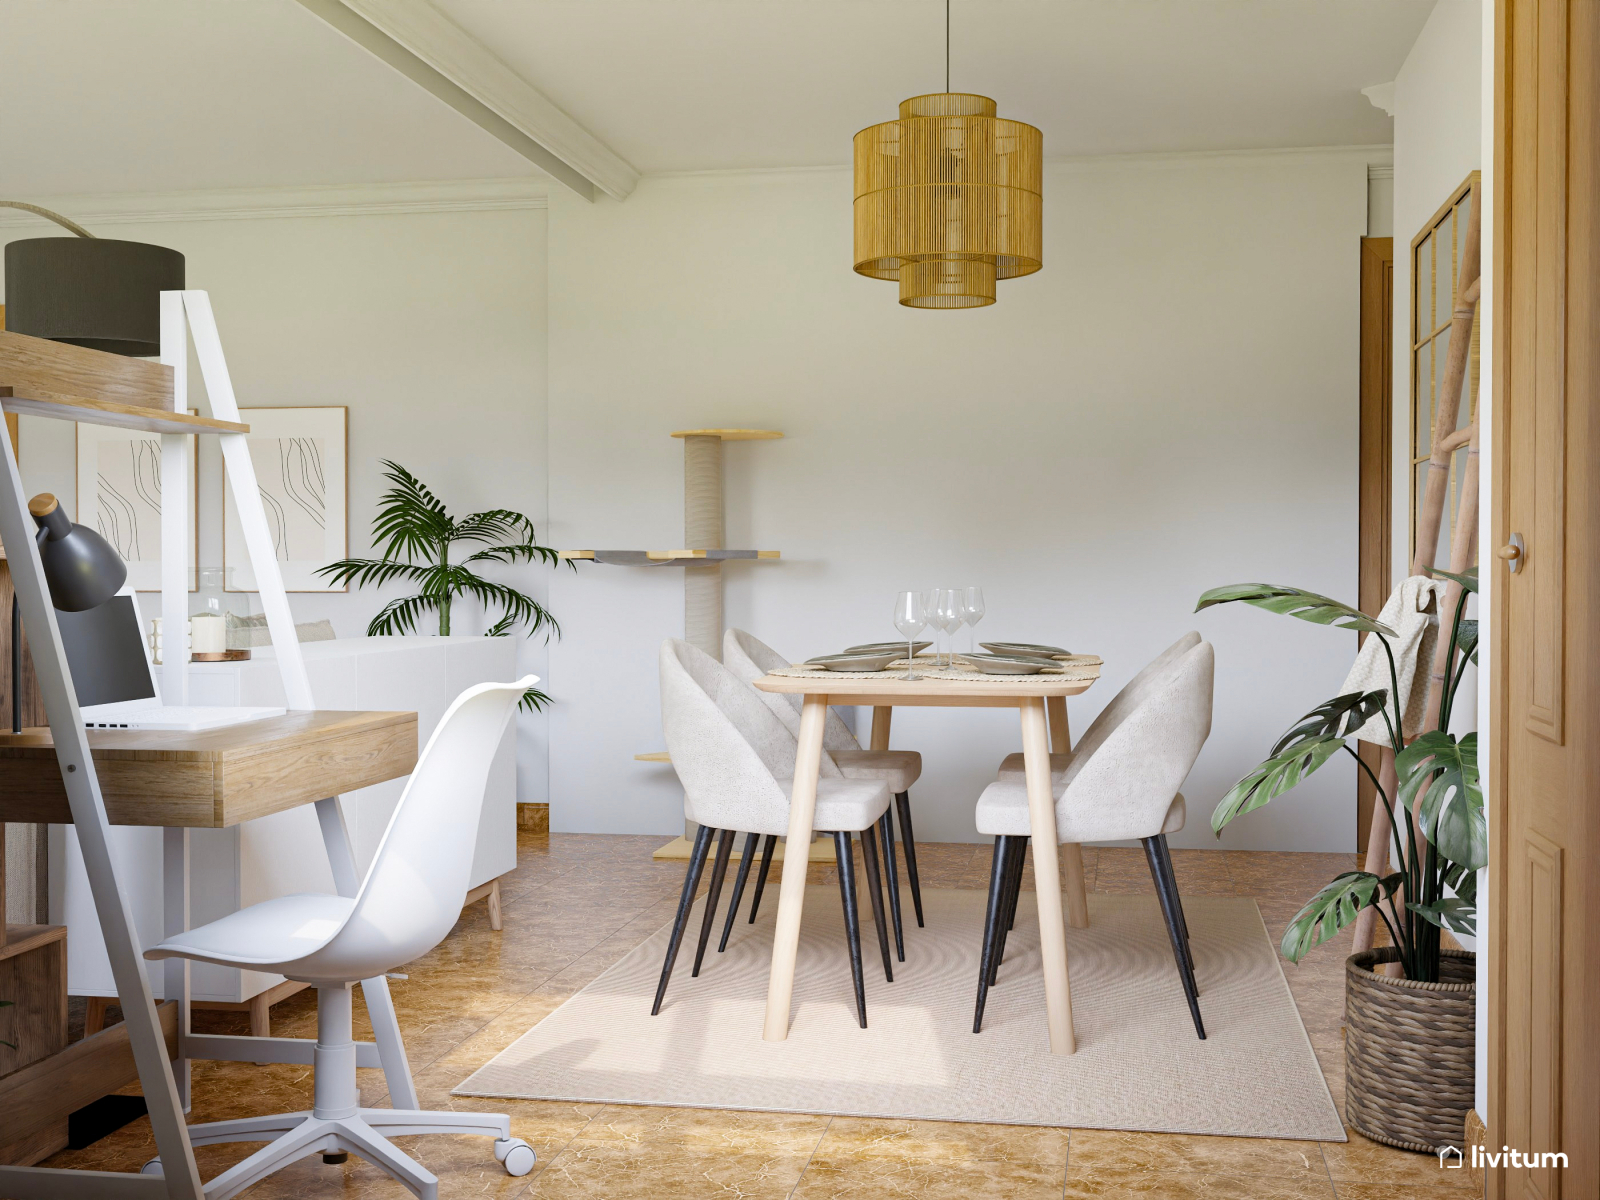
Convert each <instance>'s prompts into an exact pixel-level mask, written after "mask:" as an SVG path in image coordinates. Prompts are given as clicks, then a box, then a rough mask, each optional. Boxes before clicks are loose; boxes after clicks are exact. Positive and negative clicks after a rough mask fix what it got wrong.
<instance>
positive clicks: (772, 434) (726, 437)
mask: <svg viewBox="0 0 1600 1200" xmlns="http://www.w3.org/2000/svg"><path fill="white" fill-rule="evenodd" d="M672 436H673V437H675V438H682V437H719V438H721V439H722V440H723V441H725V442H766V441H771V440H772V439H773V438H781V437H782V436H783V434H781V433H779V432H778V431H777V430H776V429H674V430H673V431H672Z"/></svg>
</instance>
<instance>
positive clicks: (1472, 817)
mask: <svg viewBox="0 0 1600 1200" xmlns="http://www.w3.org/2000/svg"><path fill="white" fill-rule="evenodd" d="M1433 573H1434V574H1435V575H1441V576H1445V577H1446V578H1449V579H1454V580H1455V581H1456V582H1458V583H1460V584H1461V585H1462V591H1461V599H1460V601H1459V603H1458V604H1457V605H1456V611H1455V615H1454V620H1453V621H1452V623H1451V626H1450V643H1449V650H1448V652H1447V655H1446V659H1445V663H1446V666H1445V681H1444V684H1445V686H1444V690H1443V695H1442V699H1441V704H1440V710H1439V721H1438V727H1437V728H1435V729H1433V730H1430V731H1428V732H1425V733H1422V734H1420V735H1418V736H1417V737H1415V738H1413V739H1412V740H1411V742H1410V744H1407V743H1406V740H1405V736H1404V730H1403V728H1402V725H1401V714H1400V712H1399V710H1398V706H1397V703H1396V702H1395V701H1394V699H1393V698H1394V697H1398V696H1399V694H1400V685H1399V679H1398V676H1397V674H1396V671H1395V662H1394V651H1393V649H1392V647H1391V646H1390V644H1389V639H1390V638H1392V637H1394V636H1396V635H1395V631H1394V630H1392V629H1390V628H1389V627H1388V626H1387V625H1384V624H1382V623H1381V622H1379V621H1376V620H1374V619H1373V618H1371V617H1369V616H1367V615H1366V614H1365V613H1363V612H1361V611H1359V610H1358V609H1354V608H1351V607H1350V606H1349V605H1346V604H1341V603H1340V602H1339V601H1337V600H1330V599H1329V598H1328V597H1326V596H1319V595H1316V594H1315V593H1313V592H1307V591H1303V590H1301V589H1300V588H1292V587H1280V586H1277V585H1274V584H1265V583H1241V584H1232V585H1229V586H1227V587H1220V588H1212V589H1211V590H1210V591H1208V592H1206V593H1205V594H1204V595H1202V596H1201V597H1200V602H1199V604H1198V605H1197V606H1196V608H1195V611H1196V612H1199V611H1200V610H1201V609H1204V608H1210V607H1211V606H1213V605H1216V604H1228V603H1232V602H1235V601H1242V602H1243V603H1245V604H1252V605H1255V606H1256V607H1258V608H1264V609H1266V610H1267V611H1268V612H1275V613H1281V614H1284V615H1287V616H1291V617H1298V618H1299V619H1300V620H1302V621H1310V622H1312V623H1314V624H1317V625H1329V626H1332V627H1333V628H1335V629H1351V630H1355V631H1357V632H1359V633H1366V634H1370V635H1371V636H1373V637H1376V638H1378V639H1380V641H1381V643H1382V645H1383V650H1384V654H1385V655H1386V656H1387V657H1388V660H1389V683H1390V686H1389V687H1388V688H1386V689H1378V690H1376V691H1370V692H1351V693H1349V694H1347V695H1343V696H1335V697H1334V698H1333V699H1332V700H1328V701H1326V702H1325V703H1323V704H1319V705H1318V706H1317V707H1316V708H1314V709H1312V710H1311V711H1310V712H1309V713H1307V714H1306V715H1305V716H1303V717H1301V718H1300V720H1298V721H1296V722H1295V724H1294V725H1293V726H1292V727H1291V728H1290V729H1289V731H1288V732H1287V733H1285V734H1284V735H1283V736H1282V737H1281V738H1279V739H1278V742H1277V744H1276V745H1274V746H1273V747H1272V750H1271V752H1270V753H1269V754H1268V755H1267V757H1266V759H1265V760H1264V761H1263V762H1261V763H1260V764H1259V765H1258V766H1256V767H1255V768H1254V769H1253V770H1251V771H1250V772H1249V773H1248V774H1247V775H1245V777H1244V778H1243V779H1241V780H1239V782H1238V783H1236V784H1234V785H1233V787H1232V788H1231V789H1230V790H1229V791H1228V794H1227V795H1226V796H1224V797H1223V798H1222V802H1221V803H1220V804H1218V805H1217V809H1216V811H1215V812H1214V813H1213V814H1212V817H1211V828H1212V829H1213V830H1214V831H1215V832H1216V833H1217V834H1219V835H1220V834H1221V832H1222V829H1223V827H1224V826H1225V825H1227V824H1228V823H1229V822H1230V821H1232V820H1234V819H1235V818H1237V817H1240V816H1242V815H1244V814H1245V813H1247V812H1252V811H1254V810H1255V809H1258V808H1260V807H1261V806H1262V805H1264V804H1266V803H1268V802H1269V801H1271V800H1274V799H1276V798H1277V797H1278V796H1281V795H1283V794H1284V793H1285V792H1287V791H1289V790H1290V789H1292V788H1294V787H1295V786H1296V785H1297V784H1298V783H1299V782H1300V781H1301V780H1302V779H1304V778H1305V777H1306V776H1308V775H1310V774H1311V773H1312V772H1313V771H1315V770H1316V769H1317V768H1318V767H1320V766H1322V764H1323V763H1325V762H1327V761H1328V759H1330V758H1332V757H1333V756H1334V755H1335V754H1337V753H1338V752H1339V751H1340V750H1343V751H1344V752H1345V753H1347V754H1349V755H1350V757H1352V758H1354V759H1355V760H1356V763H1357V765H1358V766H1359V767H1360V768H1361V769H1362V770H1363V771H1365V772H1366V773H1367V777H1368V778H1369V779H1371V780H1372V784H1373V787H1374V788H1376V789H1377V794H1378V798H1379V800H1381V801H1382V803H1383V807H1384V809H1385V811H1387V813H1388V814H1389V826H1390V829H1391V831H1392V834H1393V837H1394V847H1393V851H1394V863H1395V865H1396V866H1397V868H1398V869H1397V870H1395V871H1394V872H1392V873H1391V874H1389V875H1385V876H1382V877H1380V876H1378V875H1375V874H1373V873H1372V872H1370V871H1346V872H1345V873H1343V874H1342V875H1340V876H1338V877H1337V878H1336V879H1334V880H1333V881H1332V882H1331V883H1329V884H1328V885H1327V886H1326V887H1324V888H1323V889H1322V890H1321V891H1320V892H1318V893H1317V894H1316V895H1315V896H1314V897H1312V899H1311V901H1310V902H1309V903H1308V904H1307V905H1306V906H1305V907H1304V908H1302V909H1301V910H1300V911H1299V913H1297V914H1296V915H1295V918H1294V920H1293V921H1291V922H1290V923H1289V927H1288V929H1287V930H1286V931H1285V932H1284V935H1283V943H1282V946H1281V949H1282V951H1283V956H1284V957H1285V958H1287V959H1288V960H1289V961H1290V962H1299V961H1300V960H1301V959H1302V958H1303V957H1305V955H1306V954H1308V953H1309V952H1310V951H1311V950H1312V949H1314V948H1315V947H1317V946H1319V945H1321V944H1322V943H1323V942H1325V941H1327V940H1328V939H1329V938H1331V937H1333V936H1334V935H1336V934H1337V933H1338V932H1339V931H1340V930H1342V929H1344V928H1345V927H1346V926H1348V925H1350V924H1352V923H1353V922H1354V921H1355V920H1356V917H1357V914H1359V913H1360V912H1361V910H1362V909H1365V908H1372V909H1375V910H1376V911H1377V913H1378V916H1379V917H1381V918H1382V920H1383V923H1384V925H1385V926H1386V927H1387V928H1388V931H1389V937H1390V939H1391V940H1392V941H1393V942H1394V945H1395V947H1396V948H1397V949H1398V951H1399V954H1400V963H1401V966H1402V968H1403V969H1404V971H1405V974H1406V977H1407V978H1408V979H1414V980H1418V981H1422V982H1427V983H1437V982H1438V980H1439V957H1440V956H1439V931H1440V930H1441V929H1443V928H1448V929H1449V930H1451V931H1452V932H1454V933H1463V934H1471V933H1474V932H1475V931H1476V928H1477V912H1476V894H1477V871H1478V870H1479V868H1481V867H1483V866H1484V865H1485V864H1486V863H1487V862H1488V858H1489V847H1488V828H1487V824H1486V822H1485V820H1484V814H1483V790H1482V787H1481V786H1480V784H1479V780H1478V735H1477V734H1476V733H1469V734H1467V735H1466V736H1465V737H1463V738H1461V739H1460V740H1459V741H1458V740H1457V739H1456V738H1455V736H1454V735H1453V734H1451V733H1449V732H1448V729H1449V725H1450V712H1451V708H1452V706H1453V705H1454V703H1455V696H1456V692H1457V690H1458V689H1459V688H1460V687H1461V679H1462V676H1463V675H1465V673H1466V668H1467V663H1468V662H1476V661H1477V658H1478V623H1477V622H1476V621H1468V620H1464V619H1463V617H1464V614H1465V612H1466V603H1467V595H1468V593H1469V592H1476V591H1477V590H1478V578H1477V571H1476V569H1474V570H1472V571H1470V572H1468V573H1467V574H1465V575H1450V574H1449V573H1448V572H1445V571H1439V570H1435V571H1434V572H1433ZM1374 714H1381V716H1382V718H1383V723H1384V728H1385V731H1386V732H1387V734H1388V738H1389V744H1390V745H1391V746H1392V747H1393V749H1394V755H1395V772H1396V776H1397V778H1398V781H1399V782H1398V786H1397V789H1396V790H1397V793H1398V794H1397V795H1395V796H1390V795H1389V794H1388V792H1386V791H1385V790H1384V787H1383V785H1382V784H1381V783H1379V781H1378V777H1377V776H1376V775H1374V774H1373V773H1372V770H1371V768H1369V767H1368V766H1367V764H1366V763H1364V762H1362V761H1361V758H1360V756H1359V755H1357V754H1356V752H1355V751H1354V750H1353V749H1351V748H1350V746H1349V744H1348V742H1349V738H1350V737H1351V735H1353V734H1354V733H1355V732H1356V731H1357V730H1359V729H1360V728H1361V727H1362V726H1363V725H1365V724H1366V723H1367V722H1368V721H1369V720H1370V719H1371V718H1372V716H1373V715H1374ZM1397 805H1398V806H1399V815H1398V816H1397V814H1396V806H1397ZM1402 834H1403V835H1404V836H1403V837H1402Z"/></svg>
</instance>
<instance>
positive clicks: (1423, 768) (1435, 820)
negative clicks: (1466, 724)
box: [1394, 729, 1489, 871]
mask: <svg viewBox="0 0 1600 1200" xmlns="http://www.w3.org/2000/svg"><path fill="white" fill-rule="evenodd" d="M1394 769H1395V773H1396V774H1397V775H1398V776H1399V779H1400V803H1401V804H1403V805H1404V806H1405V807H1406V808H1408V809H1409V808H1413V807H1415V809H1416V813H1417V820H1418V821H1419V822H1421V824H1422V832H1423V833H1424V835H1426V837H1427V839H1428V840H1429V841H1430V842H1432V843H1433V844H1434V845H1435V846H1437V847H1438V848H1439V853H1440V854H1442V855H1444V856H1445V857H1446V858H1448V859H1449V860H1450V861H1451V862H1453V863H1457V864H1459V865H1460V866H1463V867H1466V868H1467V869H1469V870H1472V871H1476V870H1477V869H1478V868H1480V867H1482V866H1485V865H1486V864H1487V863H1488V861H1489V831H1488V826H1487V824H1486V823H1485V821H1484V816H1483V788H1482V787H1481V786H1480V784H1479V782H1478V735H1477V734H1476V733H1469V734H1467V735H1466V737H1464V738H1462V739H1461V740H1460V741H1459V742H1457V741H1456V739H1455V738H1454V736H1452V735H1451V734H1448V733H1445V732H1443V731H1442V730H1437V729H1436V730H1434V731H1433V732H1431V733H1425V734H1423V735H1422V736H1421V737H1419V738H1418V739H1417V740H1416V741H1414V742H1412V743H1411V744H1410V745H1409V746H1407V747H1406V748H1405V749H1404V750H1403V751H1401V752H1400V753H1399V754H1398V755H1396V756H1395V760H1394ZM1419 795H1420V796H1421V798H1422V799H1421V803H1420V804H1419V803H1418V802H1417V797H1418V796H1419Z"/></svg>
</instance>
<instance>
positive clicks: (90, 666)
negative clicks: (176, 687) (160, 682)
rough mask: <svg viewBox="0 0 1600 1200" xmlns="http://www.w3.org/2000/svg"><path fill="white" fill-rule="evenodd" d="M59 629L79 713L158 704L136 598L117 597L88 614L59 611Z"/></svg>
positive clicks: (57, 610) (57, 611) (57, 619)
mask: <svg viewBox="0 0 1600 1200" xmlns="http://www.w3.org/2000/svg"><path fill="white" fill-rule="evenodd" d="M56 625H57V626H59V627H60V629H61V644H62V646H63V647H64V648H65V649H66V652H67V666H68V668H69V669H70V670H71V671H72V683H73V686H74V687H75V688H77V691H78V704H79V706H80V707H82V708H87V707H89V706H90V705H91V704H114V703H116V702H117V701H119V700H150V699H154V697H155V694H156V689H155V681H154V680H153V679H152V678H151V675H150V664H149V662H148V661H147V660H146V659H145V656H144V638H143V636H142V635H141V634H140V632H139V617H138V615H137V614H136V613H135V611H134V607H133V597H132V596H113V597H111V599H109V600H107V601H106V602H105V603H104V604H102V605H100V606H99V607H98V608H91V609H88V610H86V611H84V612H62V611H61V610H60V609H59V608H58V609H56Z"/></svg>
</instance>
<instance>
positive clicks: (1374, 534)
mask: <svg viewBox="0 0 1600 1200" xmlns="http://www.w3.org/2000/svg"><path fill="white" fill-rule="evenodd" d="M1393 396H1394V239H1393V238H1362V239H1361V434H1360V441H1361V467H1360V471H1361V475H1360V485H1359V492H1360V516H1359V518H1358V523H1359V527H1360V537H1359V540H1358V545H1359V550H1358V551H1357V556H1358V579H1359V583H1358V591H1359V593H1360V599H1359V600H1358V602H1357V603H1358V607H1360V609H1361V611H1362V612H1368V613H1374V614H1375V613H1377V612H1378V611H1380V610H1381V609H1382V608H1383V602H1384V601H1385V600H1387V599H1388V598H1389V573H1390V572H1389V558H1390V545H1391V541H1392V538H1391V534H1390V525H1391V523H1392V519H1393V518H1392V516H1391V512H1392V509H1393V506H1394V491H1393V488H1394V485H1393V480H1394V464H1393V462H1392V460H1391V451H1392V447H1393V445H1394V403H1393ZM1361 636H1362V639H1363V640H1364V639H1365V638H1366V637H1367V636H1368V635H1366V634H1362V635H1361ZM1359 749H1360V754H1361V758H1362V760H1363V761H1364V762H1365V763H1366V764H1367V766H1368V768H1369V769H1370V770H1371V771H1372V772H1373V774H1377V772H1378V747H1377V746H1375V745H1373V744H1372V743H1371V742H1361V743H1360V746H1359ZM1376 803H1377V792H1376V791H1375V790H1374V788H1373V786H1372V781H1371V780H1370V779H1369V778H1368V777H1367V774H1366V772H1365V771H1361V772H1357V774H1356V846H1355V848H1356V851H1357V853H1360V852H1362V851H1364V850H1366V848H1367V834H1368V831H1369V830H1370V829H1371V826H1372V809H1373V805H1375V804H1376Z"/></svg>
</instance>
